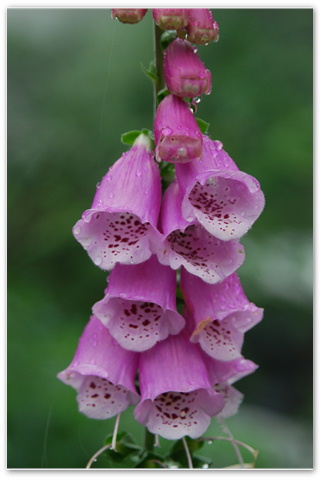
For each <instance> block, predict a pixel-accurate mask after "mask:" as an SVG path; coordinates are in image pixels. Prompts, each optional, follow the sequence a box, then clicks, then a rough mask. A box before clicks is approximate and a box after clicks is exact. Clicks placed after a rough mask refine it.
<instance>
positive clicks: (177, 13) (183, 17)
mask: <svg viewBox="0 0 322 480" xmlns="http://www.w3.org/2000/svg"><path fill="white" fill-rule="evenodd" d="M188 14H189V9H187V8H153V9H152V15H153V18H154V21H155V23H156V24H157V25H158V26H159V27H160V28H161V29H162V30H180V29H182V28H185V27H186V25H187V24H188Z"/></svg>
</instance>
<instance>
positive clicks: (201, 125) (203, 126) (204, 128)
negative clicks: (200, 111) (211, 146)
mask: <svg viewBox="0 0 322 480" xmlns="http://www.w3.org/2000/svg"><path fill="white" fill-rule="evenodd" d="M196 120H197V123H198V126H199V128H200V130H201V133H203V134H204V135H207V133H208V129H209V127H210V123H208V122H205V120H202V119H201V118H196Z"/></svg>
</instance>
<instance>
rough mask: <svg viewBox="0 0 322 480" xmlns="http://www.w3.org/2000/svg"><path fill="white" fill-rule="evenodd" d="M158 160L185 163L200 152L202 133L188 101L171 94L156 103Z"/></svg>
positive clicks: (155, 132)
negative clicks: (158, 103) (157, 104)
mask: <svg viewBox="0 0 322 480" xmlns="http://www.w3.org/2000/svg"><path fill="white" fill-rule="evenodd" d="M154 140H155V143H156V157H157V160H158V161H161V160H164V161H165V162H170V163H188V162H191V161H192V160H198V159H199V158H200V156H201V153H202V134H201V131H200V129H199V126H198V123H197V121H196V119H195V118H194V116H193V114H192V112H191V110H190V108H189V106H188V104H187V103H186V102H185V101H184V100H182V99H181V98H179V97H176V96H175V95H171V94H170V95H167V96H166V97H165V98H164V99H163V100H162V102H161V103H160V105H159V107H158V109H157V112H156V115H155V119H154Z"/></svg>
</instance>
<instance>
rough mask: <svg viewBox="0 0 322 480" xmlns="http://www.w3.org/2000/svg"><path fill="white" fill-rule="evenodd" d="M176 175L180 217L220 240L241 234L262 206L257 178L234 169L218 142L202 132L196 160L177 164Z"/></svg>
mask: <svg viewBox="0 0 322 480" xmlns="http://www.w3.org/2000/svg"><path fill="white" fill-rule="evenodd" d="M176 175H177V180H178V184H179V186H180V188H181V189H182V192H183V201H182V214H183V217H184V218H185V219H186V220H188V221H193V220H198V222H200V223H201V225H203V226H204V227H205V229H206V230H208V231H209V233H211V234H212V235H214V236H215V237H216V238H219V239H220V240H224V241H227V240H233V239H237V238H240V237H242V236H243V235H244V234H245V233H246V232H247V231H248V230H249V228H250V227H251V226H252V224H253V223H254V222H255V220H256V219H257V218H258V217H259V215H260V214H261V212H262V210H263V208H264V204H265V199H264V195H263V192H262V190H261V188H260V185H259V183H258V181H257V180H256V179H255V178H254V177H252V176H251V175H248V174H247V173H244V172H241V171H240V170H239V169H238V167H237V166H236V164H235V163H234V161H233V160H232V159H231V158H230V157H229V155H228V154H227V153H226V152H225V151H224V150H223V148H222V144H221V142H218V141H213V140H211V139H210V138H209V137H207V136H206V135H203V152H202V157H201V159H200V161H199V162H197V161H192V162H190V163H189V164H188V165H184V166H183V165H179V164H177V165H176Z"/></svg>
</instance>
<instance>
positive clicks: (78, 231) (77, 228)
mask: <svg viewBox="0 0 322 480" xmlns="http://www.w3.org/2000/svg"><path fill="white" fill-rule="evenodd" d="M80 232H81V229H80V227H78V226H77V227H74V228H73V233H74V235H78V234H80Z"/></svg>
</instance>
